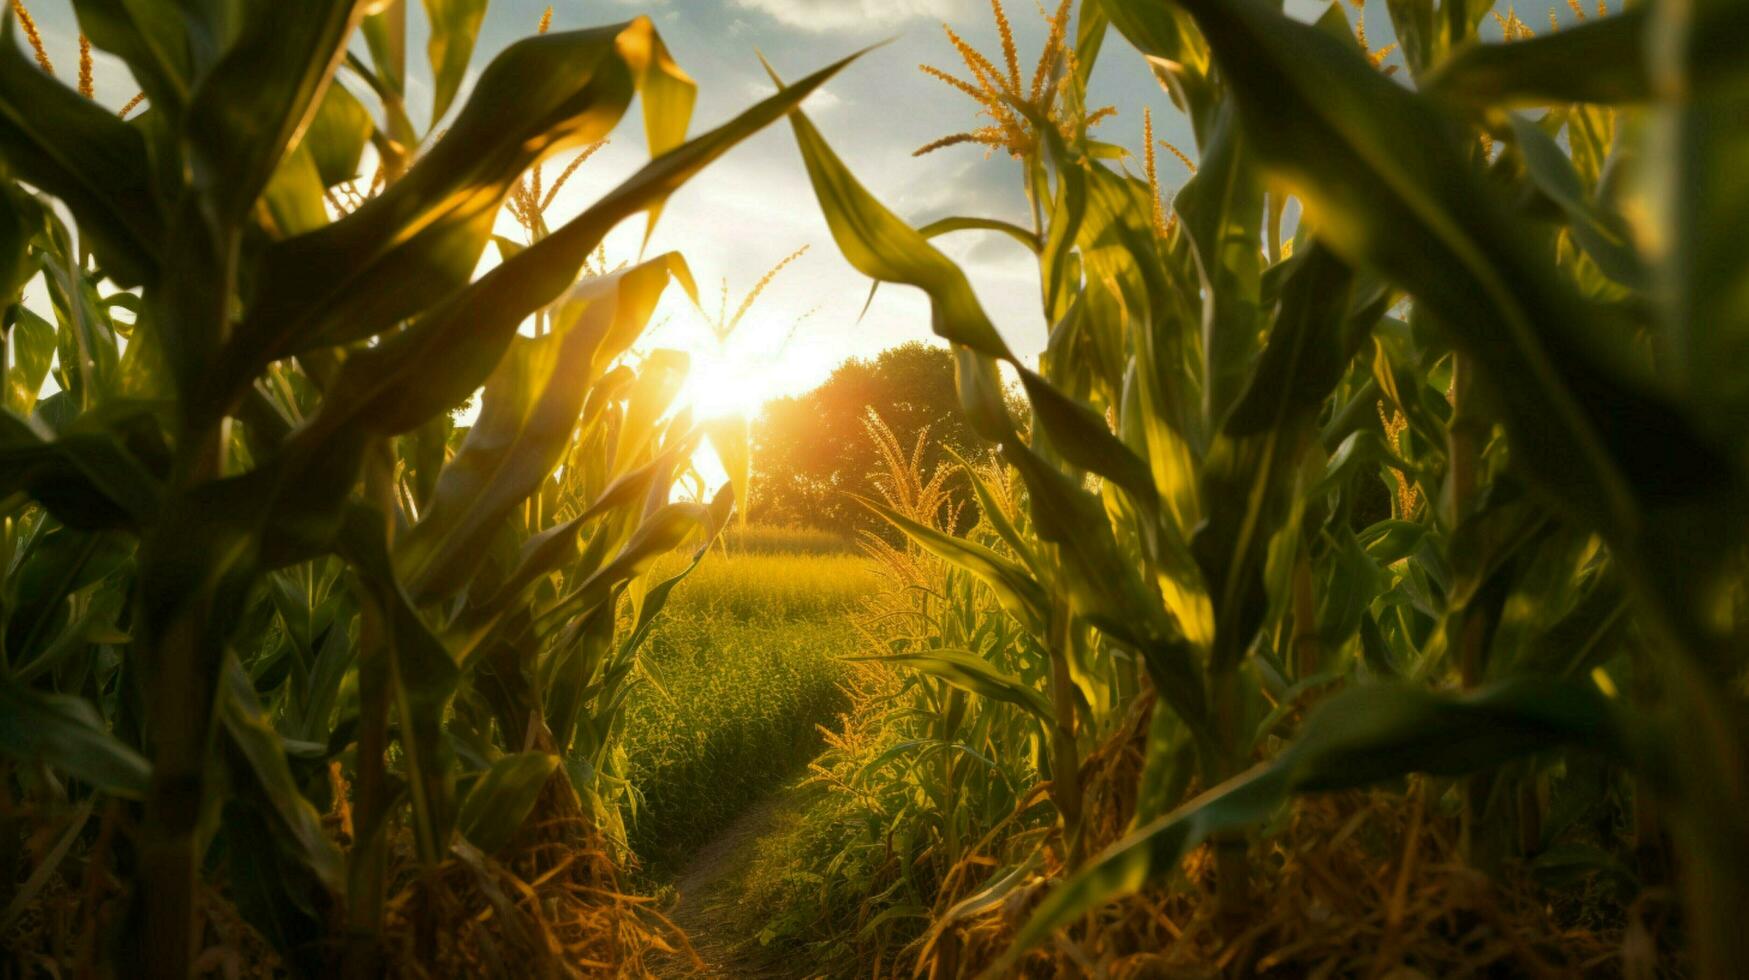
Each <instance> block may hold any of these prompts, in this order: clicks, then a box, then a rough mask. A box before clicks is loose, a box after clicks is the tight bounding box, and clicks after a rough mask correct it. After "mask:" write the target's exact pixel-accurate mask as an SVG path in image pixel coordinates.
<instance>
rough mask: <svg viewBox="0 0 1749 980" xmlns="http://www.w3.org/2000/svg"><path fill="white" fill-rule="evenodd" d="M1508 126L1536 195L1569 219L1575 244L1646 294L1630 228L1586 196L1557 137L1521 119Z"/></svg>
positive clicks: (1643, 271) (1613, 276)
mask: <svg viewBox="0 0 1749 980" xmlns="http://www.w3.org/2000/svg"><path fill="white" fill-rule="evenodd" d="M1509 121H1510V123H1511V126H1512V134H1513V140H1514V142H1515V143H1516V144H1517V146H1518V151H1519V153H1520V154H1522V155H1523V156H1524V166H1525V170H1526V172H1527V173H1528V174H1529V175H1530V179H1531V181H1532V182H1533V183H1535V184H1536V187H1537V189H1538V190H1540V191H1542V192H1543V194H1544V195H1546V196H1547V197H1548V199H1549V200H1551V201H1553V202H1555V204H1556V205H1557V206H1558V207H1559V208H1560V209H1561V210H1562V211H1563V212H1564V213H1565V214H1566V216H1567V222H1568V225H1567V227H1568V228H1569V229H1570V230H1571V231H1572V234H1573V238H1574V240H1575V241H1577V242H1578V243H1579V245H1580V247H1581V248H1583V249H1585V252H1586V254H1588V255H1590V256H1591V258H1592V260H1593V261H1595V262H1596V263H1597V267H1598V268H1599V269H1602V270H1603V274H1604V275H1606V276H1608V277H1610V278H1611V279H1614V280H1615V281H1616V282H1619V283H1622V284H1624V285H1629V286H1633V287H1635V288H1641V289H1643V288H1644V287H1645V284H1646V282H1647V279H1648V276H1647V273H1646V265H1645V263H1644V262H1643V261H1641V259H1640V257H1639V254H1638V253H1637V252H1636V251H1635V249H1634V245H1633V242H1632V241H1631V239H1630V237H1629V236H1630V235H1631V232H1630V230H1629V229H1628V225H1627V222H1626V221H1625V220H1623V219H1622V218H1621V217H1619V216H1617V215H1615V214H1612V213H1610V212H1607V211H1605V210H1603V208H1601V207H1599V206H1598V205H1597V204H1596V203H1595V202H1594V201H1592V200H1591V199H1590V198H1589V197H1588V196H1587V195H1586V193H1585V188H1584V186H1583V185H1582V184H1581V183H1580V182H1579V173H1578V171H1577V170H1575V169H1574V168H1573V161H1572V160H1570V159H1568V157H1567V154H1565V153H1563V152H1561V147H1560V145H1559V144H1557V143H1556V142H1555V139H1554V137H1552V136H1550V135H1549V134H1548V133H1546V132H1544V131H1543V128H1542V127H1541V126H1538V125H1537V124H1535V123H1533V122H1531V121H1529V120H1527V119H1524V118H1522V117H1519V116H1516V115H1515V116H1512V117H1511V118H1510V120H1509Z"/></svg>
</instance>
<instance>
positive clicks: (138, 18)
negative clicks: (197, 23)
mask: <svg viewBox="0 0 1749 980" xmlns="http://www.w3.org/2000/svg"><path fill="white" fill-rule="evenodd" d="M73 10H74V12H75V13H76V14H77V15H78V18H79V31H80V33H82V34H84V35H85V36H86V37H88V38H90V39H91V43H92V45H93V46H95V47H97V48H100V49H102V50H104V51H108V52H109V53H111V54H113V55H115V56H116V57H118V58H120V59H121V60H122V61H124V62H126V63H127V66H128V71H129V72H130V73H131V74H132V75H133V77H134V80H135V81H137V82H139V84H140V88H141V89H142V90H144V92H145V95H146V98H147V99H148V100H149V101H150V103H151V107H152V111H153V112H157V113H160V114H162V115H163V116H164V117H166V118H169V119H180V118H181V117H182V108H183V106H184V105H185V104H186V103H187V101H188V92H189V84H190V80H191V79H192V78H193V77H194V75H195V64H194V54H193V52H192V51H190V50H189V42H190V37H191V35H192V34H193V32H192V31H190V30H189V24H188V21H187V19H186V18H187V13H186V8H185V7H183V6H181V5H178V4H165V3H152V2H151V0H73Z"/></svg>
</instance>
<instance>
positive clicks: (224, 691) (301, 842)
mask: <svg viewBox="0 0 1749 980" xmlns="http://www.w3.org/2000/svg"><path fill="white" fill-rule="evenodd" d="M224 672H225V677H224V683H223V684H222V686H221V687H220V692H219V698H220V703H219V717H220V719H221V720H222V721H223V723H224V726H225V733H226V734H227V735H228V736H229V737H230V739H231V742H232V744H234V745H235V746H236V748H237V750H238V752H239V753H240V754H241V756H242V758H243V759H244V760H245V762H246V763H247V767H246V768H247V771H248V772H249V773H250V775H251V776H252V777H253V778H254V779H255V781H256V782H257V783H258V784H259V789H260V792H261V795H262V798H263V799H264V800H265V801H266V802H267V804H268V806H269V807H270V808H271V810H272V813H273V816H274V820H275V824H276V826H275V828H274V829H275V830H276V831H277V832H278V833H279V834H280V835H281V836H282V838H283V839H285V840H287V841H289V842H290V843H291V844H292V846H293V848H294V850H295V852H296V853H297V855H298V857H299V858H300V859H301V860H302V861H303V862H304V864H306V865H307V866H308V867H309V868H310V870H311V871H313V872H315V874H316V877H317V878H318V879H320V880H321V882H322V884H323V885H325V886H327V888H328V890H329V892H330V893H332V894H334V895H341V894H344V893H345V861H344V859H342V858H341V856H340V848H339V847H337V846H335V844H334V841H333V840H332V839H330V838H329V837H328V833H327V831H326V830H325V829H324V828H323V827H322V816H321V814H319V813H317V812H316V808H315V807H314V806H312V805H311V804H310V801H309V800H307V799H305V798H304V794H303V792H302V791H300V790H299V789H298V784H297V780H296V779H295V778H294V777H293V776H292V772H291V767H290V766H289V765H288V764H287V763H286V757H285V747H284V740H283V739H282V738H281V737H280V734H279V732H278V731H277V730H276V729H275V728H274V727H273V720H272V719H271V718H269V717H268V715H267V712H265V711H263V710H262V708H261V704H260V702H259V701H258V700H257V698H256V696H255V688H254V685H253V684H252V683H251V682H250V679H249V675H248V673H247V672H245V671H244V670H243V667H242V665H241V664H239V663H238V662H237V658H236V657H235V656H227V657H226V658H225V666H224Z"/></svg>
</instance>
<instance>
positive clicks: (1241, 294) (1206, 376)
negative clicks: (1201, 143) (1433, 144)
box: [1172, 8, 1335, 429]
mask: <svg viewBox="0 0 1749 980" xmlns="http://www.w3.org/2000/svg"><path fill="white" fill-rule="evenodd" d="M1332 9H1335V8H1332ZM1244 144H1245V137H1244V136H1243V135H1242V134H1241V132H1240V127H1239V121H1238V118H1237V115H1236V113H1235V112H1234V111H1233V108H1232V103H1231V102H1230V101H1229V102H1225V103H1223V105H1222V109H1221V112H1220V114H1219V116H1218V117H1217V119H1216V122H1215V128H1214V132H1213V134H1212V136H1211V137H1210V139H1209V140H1208V143H1207V144H1206V147H1205V149H1204V151H1203V155H1202V163H1201V164H1199V165H1198V166H1197V170H1196V174H1195V176H1193V177H1191V178H1190V180H1189V181H1188V182H1187V183H1186V184H1185V185H1184V189H1183V190H1180V191H1179V192H1178V196H1177V197H1176V198H1174V199H1173V202H1172V207H1173V210H1175V211H1176V212H1177V213H1178V214H1179V216H1180V217H1182V218H1183V221H1184V230H1185V232H1186V234H1187V235H1188V237H1189V239H1190V243H1191V254H1193V255H1194V256H1196V267H1197V272H1198V275H1199V276H1200V278H1201V281H1202V291H1203V301H1202V318H1203V319H1202V349H1203V378H1202V388H1203V417H1204V420H1205V423H1206V424H1207V426H1208V427H1209V428H1211V429H1212V428H1214V427H1215V426H1218V425H1219V424H1220V422H1221V420H1222V419H1223V418H1225V417H1226V414H1227V411H1228V410H1229V409H1230V408H1231V407H1232V405H1233V402H1235V401H1236V400H1237V399H1238V398H1239V395H1240V393H1241V391H1242V390H1243V388H1244V384H1245V379H1246V377H1247V376H1248V373H1249V370H1250V367H1251V360H1252V358H1253V357H1254V356H1255V355H1256V353H1257V336H1258V333H1259V325H1260V319H1261V318H1260V315H1259V308H1260V306H1261V303H1262V299H1261V288H1262V277H1263V248H1262V242H1263V185H1262V183H1261V182H1260V180H1259V179H1258V174H1257V169H1256V164H1255V163H1254V162H1253V161H1252V160H1251V159H1250V157H1251V154H1250V151H1249V150H1248V149H1247V148H1246V147H1245V145H1244Z"/></svg>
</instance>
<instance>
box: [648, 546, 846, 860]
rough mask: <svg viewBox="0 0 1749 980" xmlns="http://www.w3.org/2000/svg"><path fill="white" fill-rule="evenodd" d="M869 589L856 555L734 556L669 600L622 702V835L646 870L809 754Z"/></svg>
mask: <svg viewBox="0 0 1749 980" xmlns="http://www.w3.org/2000/svg"><path fill="white" fill-rule="evenodd" d="M751 530H752V531H755V532H757V531H760V530H761V529H760V528H759V527H758V526H757V525H755V526H753V528H752V529H751ZM725 537H731V536H729V535H725ZM876 586H877V580H876V578H875V575H874V572H873V570H872V569H870V568H869V566H868V564H867V563H866V562H865V561H864V560H863V559H862V558H860V557H859V556H855V555H851V554H842V553H841V554H832V555H816V554H809V553H805V552H804V553H755V554H748V553H744V552H743V553H731V554H729V555H726V556H723V557H721V558H717V559H713V560H711V561H709V562H707V563H706V564H705V565H703V566H701V567H700V568H699V570H698V572H697V573H695V574H694V575H693V576H692V577H691V578H690V579H688V580H687V582H686V583H685V584H684V585H682V586H681V587H680V588H678V589H677V590H676V591H675V594H674V598H673V601H672V602H671V603H670V605H669V607H668V609H667V611H666V612H665V613H664V616H663V619H662V622H661V623H660V624H659V625H658V626H657V627H656V628H655V629H654V630H652V631H651V634H650V638H649V641H648V643H647V647H646V652H645V654H644V658H643V666H644V670H645V671H646V674H647V676H648V678H649V683H646V684H642V685H640V686H639V687H638V689H637V690H636V691H634V692H633V693H632V694H631V695H630V697H629V698H628V699H627V703H626V716H625V738H624V746H625V755H626V762H625V771H626V774H627V780H628V781H629V782H630V784H631V786H632V787H633V788H634V790H635V791H636V793H637V797H638V805H637V810H636V815H635V819H634V820H633V821H630V823H629V826H628V829H627V832H628V835H629V840H630V843H631V846H632V849H633V850H634V851H635V852H636V853H637V854H638V856H639V857H640V858H641V859H642V860H643V861H644V863H645V866H646V870H647V871H649V872H650V873H651V874H653V875H657V876H660V875H661V874H663V873H664V872H666V871H669V870H672V869H673V868H674V867H675V866H676V865H677V864H678V863H680V862H683V861H684V860H685V859H686V858H688V857H690V856H691V855H692V854H693V853H694V852H695V850H696V849H697V848H698V847H699V846H700V845H702V844H704V843H705V842H707V841H708V840H710V839H711V838H712V837H714V836H716V835H717V834H719V833H721V831H722V830H723V828H724V827H726V826H727V825H728V824H729V823H730V822H731V821H732V820H733V819H734V818H735V816H736V815H737V814H739V813H740V812H741V811H742V810H743V809H745V808H746V807H747V806H748V805H749V804H751V803H753V802H755V801H757V800H758V799H759V798H760V797H761V796H763V795H765V794H766V793H769V792H771V791H773V790H775V789H777V788H778V787H779V786H780V785H781V784H782V783H783V782H784V781H786V780H788V779H791V778H793V777H794V776H795V774H796V773H797V772H798V771H799V770H801V769H802V768H803V767H804V765H805V764H806V763H807V761H808V760H809V759H811V758H813V756H814V755H815V754H816V753H817V752H818V751H819V747H820V733H819V726H820V725H824V724H827V723H829V722H831V721H832V720H833V719H834V718H835V717H836V716H837V715H838V713H839V712H840V711H842V710H843V709H844V708H845V707H846V703H845V697H844V692H843V690H842V689H841V685H842V682H843V680H844V673H845V667H844V665H843V663H842V662H841V661H840V658H841V657H844V656H846V655H849V654H852V653H854V652H856V650H857V649H858V647H859V646H860V644H861V642H862V640H861V637H860V635H859V634H858V632H857V630H856V627H855V625H854V623H853V619H854V618H855V617H856V616H857V615H858V614H859V611H860V607H861V604H862V601H863V599H864V597H865V596H866V595H868V594H869V593H870V592H873V591H874V590H875V588H876Z"/></svg>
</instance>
